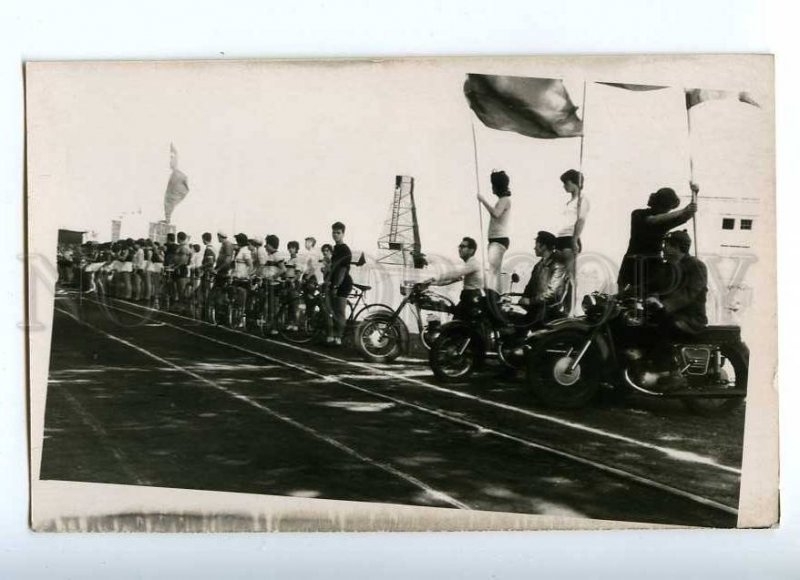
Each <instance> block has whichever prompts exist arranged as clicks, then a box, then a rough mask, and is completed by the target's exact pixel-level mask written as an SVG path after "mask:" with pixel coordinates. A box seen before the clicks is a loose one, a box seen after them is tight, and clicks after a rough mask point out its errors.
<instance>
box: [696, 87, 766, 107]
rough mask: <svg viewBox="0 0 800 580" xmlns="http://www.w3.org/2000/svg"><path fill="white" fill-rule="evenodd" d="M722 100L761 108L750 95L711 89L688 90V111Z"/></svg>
mask: <svg viewBox="0 0 800 580" xmlns="http://www.w3.org/2000/svg"><path fill="white" fill-rule="evenodd" d="M720 99H736V100H738V101H739V102H741V103H747V104H748V105H753V106H754V107H761V105H759V104H758V103H757V102H756V101H755V100H753V97H751V96H750V94H749V93H746V92H744V91H740V92H737V91H714V90H709V89H686V109H687V110H688V109H691V108H692V107H694V106H695V105H699V104H700V103H705V102H706V101H714V100H720Z"/></svg>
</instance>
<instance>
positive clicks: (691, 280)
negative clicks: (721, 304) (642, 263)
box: [647, 230, 708, 334]
mask: <svg viewBox="0 0 800 580" xmlns="http://www.w3.org/2000/svg"><path fill="white" fill-rule="evenodd" d="M691 245H692V240H691V238H690V237H689V234H687V233H686V230H681V231H677V232H671V233H669V234H667V236H666V237H665V238H664V259H665V261H666V265H665V268H664V272H665V277H664V282H665V286H664V287H663V288H662V289H661V291H660V292H659V293H658V294H656V295H654V296H651V297H650V298H648V299H647V303H648V304H651V305H653V306H655V307H656V308H658V309H663V314H664V319H663V322H664V324H665V325H666V330H668V331H670V332H673V331H674V332H677V333H685V334H696V333H698V332H700V331H702V330H703V329H704V328H705V327H706V325H707V324H708V318H707V317H706V294H707V293H708V270H707V269H706V265H705V264H703V262H701V261H700V260H698V259H697V258H695V257H693V256H691V255H690V254H689V248H690V247H691Z"/></svg>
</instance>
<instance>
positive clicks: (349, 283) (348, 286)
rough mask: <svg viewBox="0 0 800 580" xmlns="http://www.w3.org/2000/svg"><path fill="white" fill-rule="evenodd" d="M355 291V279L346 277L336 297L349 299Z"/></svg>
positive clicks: (337, 290)
mask: <svg viewBox="0 0 800 580" xmlns="http://www.w3.org/2000/svg"><path fill="white" fill-rule="evenodd" d="M352 291H353V279H352V278H351V277H350V275H349V274H348V275H347V276H345V278H344V280H343V281H342V283H341V284H340V285H339V287H338V288H337V289H336V297H337V298H347V297H348V296H350V292H352Z"/></svg>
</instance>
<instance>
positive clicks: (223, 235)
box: [217, 230, 228, 238]
mask: <svg viewBox="0 0 800 580" xmlns="http://www.w3.org/2000/svg"><path fill="white" fill-rule="evenodd" d="M217 235H218V236H219V237H221V238H227V237H228V234H226V233H225V232H224V231H222V230H217Z"/></svg>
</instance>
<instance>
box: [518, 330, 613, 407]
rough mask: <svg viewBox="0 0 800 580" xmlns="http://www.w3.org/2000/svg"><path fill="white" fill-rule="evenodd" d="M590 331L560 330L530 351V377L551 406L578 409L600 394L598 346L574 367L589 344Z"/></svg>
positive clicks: (536, 392)
mask: <svg viewBox="0 0 800 580" xmlns="http://www.w3.org/2000/svg"><path fill="white" fill-rule="evenodd" d="M586 339H587V336H586V334H584V333H582V332H578V331H564V332H558V333H556V334H553V335H551V336H548V337H545V338H543V339H542V340H541V342H539V343H538V344H536V345H535V346H534V347H533V350H532V351H531V352H530V354H529V355H528V360H527V365H526V371H527V372H526V381H527V384H528V386H529V387H530V388H531V390H532V391H533V393H534V395H535V396H536V397H537V398H538V399H539V400H540V401H541V402H542V403H544V404H545V405H547V406H548V407H553V408H556V409H576V408H579V407H583V406H585V405H587V404H588V403H589V402H590V401H591V400H592V399H593V398H594V397H595V395H596V394H597V391H598V388H599V386H600V381H599V380H598V377H597V376H596V374H597V372H598V370H599V368H600V367H599V366H598V364H597V355H596V352H595V349H593V348H592V347H589V350H588V351H586V353H585V354H584V355H583V357H582V358H581V360H580V362H579V363H578V365H576V366H575V368H574V369H571V368H570V367H572V365H573V364H574V362H575V360H576V358H577V357H578V354H579V353H580V352H581V350H582V349H583V347H584V345H585V344H586Z"/></svg>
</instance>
